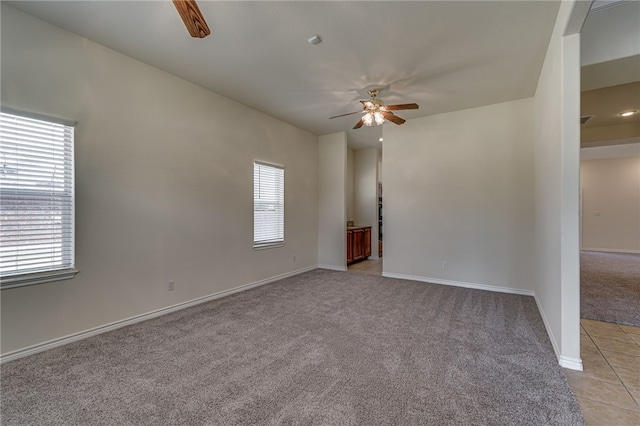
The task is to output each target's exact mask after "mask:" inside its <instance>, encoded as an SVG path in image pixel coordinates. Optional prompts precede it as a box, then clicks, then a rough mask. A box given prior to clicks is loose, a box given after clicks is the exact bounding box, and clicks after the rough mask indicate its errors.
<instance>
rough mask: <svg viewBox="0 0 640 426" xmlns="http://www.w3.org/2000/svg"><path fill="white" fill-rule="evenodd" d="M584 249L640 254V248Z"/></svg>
mask: <svg viewBox="0 0 640 426" xmlns="http://www.w3.org/2000/svg"><path fill="white" fill-rule="evenodd" d="M582 251H602V252H605V253H629V254H640V250H628V249H611V248H583V249H582Z"/></svg>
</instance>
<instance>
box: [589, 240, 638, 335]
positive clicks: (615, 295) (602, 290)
mask: <svg viewBox="0 0 640 426" xmlns="http://www.w3.org/2000/svg"><path fill="white" fill-rule="evenodd" d="M580 316H581V317H582V318H587V319H592V320H596V321H606V322H615V323H618V324H625V325H634V326H640V254H632V253H603V252H595V251H583V252H581V253H580Z"/></svg>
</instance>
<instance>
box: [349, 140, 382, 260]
mask: <svg viewBox="0 0 640 426" xmlns="http://www.w3.org/2000/svg"><path fill="white" fill-rule="evenodd" d="M379 152H380V151H379V150H378V149H377V148H368V149H359V150H357V151H355V152H354V157H355V159H354V208H355V217H356V225H362V226H371V256H370V257H369V258H370V259H378V244H377V242H378V161H379V158H378V156H379Z"/></svg>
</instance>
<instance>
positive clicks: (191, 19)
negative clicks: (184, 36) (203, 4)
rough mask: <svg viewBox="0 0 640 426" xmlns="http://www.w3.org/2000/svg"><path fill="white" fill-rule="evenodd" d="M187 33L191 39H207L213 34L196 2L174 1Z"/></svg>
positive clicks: (192, 0)
mask: <svg viewBox="0 0 640 426" xmlns="http://www.w3.org/2000/svg"><path fill="white" fill-rule="evenodd" d="M173 4H174V5H175V7H176V9H177V10H178V13H179V14H180V17H181V18H182V21H183V22H184V25H185V26H186V27H187V31H189V34H191V37H196V38H205V37H206V36H208V35H209V34H211V30H209V26H208V25H207V23H206V22H205V20H204V16H202V13H201V12H200V8H199V7H198V4H197V3H196V1H195V0H173Z"/></svg>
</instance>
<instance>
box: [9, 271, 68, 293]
mask: <svg viewBox="0 0 640 426" xmlns="http://www.w3.org/2000/svg"><path fill="white" fill-rule="evenodd" d="M77 273H78V271H77V270H76V269H62V270H59V271H48V272H39V273H35V274H24V275H15V276H12V277H7V278H2V283H1V284H0V289H2V290H6V289H9V288H15V287H24V286H28V285H35V284H43V283H48V282H52V281H62V280H70V279H71V278H73V277H75V276H76V274H77Z"/></svg>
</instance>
